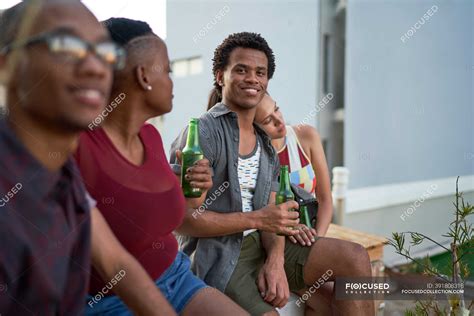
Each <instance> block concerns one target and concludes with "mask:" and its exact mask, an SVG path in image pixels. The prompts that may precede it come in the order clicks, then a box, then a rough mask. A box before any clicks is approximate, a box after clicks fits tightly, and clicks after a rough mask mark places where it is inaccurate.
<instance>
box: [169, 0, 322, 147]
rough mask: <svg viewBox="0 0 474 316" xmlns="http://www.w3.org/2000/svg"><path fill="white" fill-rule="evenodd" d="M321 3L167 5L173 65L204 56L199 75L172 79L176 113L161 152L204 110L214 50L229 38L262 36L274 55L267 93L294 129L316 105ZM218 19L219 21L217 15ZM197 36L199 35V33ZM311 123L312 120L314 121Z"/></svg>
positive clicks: (178, 0)
mask: <svg viewBox="0 0 474 316" xmlns="http://www.w3.org/2000/svg"><path fill="white" fill-rule="evenodd" d="M318 3H319V1H315V0H297V1H286V0H285V1H281V0H279V1H268V0H254V1H249V0H245V1H237V0H234V1H214V0H210V1H183V0H170V1H168V2H167V16H168V26H167V32H168V34H167V39H166V43H167V45H168V50H169V55H170V59H171V60H175V59H180V58H188V57H193V56H202V57H203V62H204V65H203V66H204V71H203V73H202V74H199V75H192V76H189V77H185V78H174V84H175V85H174V95H175V98H174V102H173V103H174V109H173V112H171V113H170V114H168V115H166V116H165V119H164V122H163V128H162V132H163V133H162V134H163V141H164V145H165V149H166V150H168V148H169V145H170V144H171V142H172V141H173V140H174V138H175V137H176V136H177V135H178V133H179V131H180V130H181V129H182V128H183V127H184V126H185V125H186V124H187V123H188V120H189V118H191V117H196V116H199V115H200V114H201V113H203V112H204V111H205V108H206V105H207V97H208V93H209V91H210V89H211V88H212V79H213V77H212V72H211V70H212V57H213V54H214V49H215V48H216V47H217V46H218V45H219V44H220V43H221V42H222V41H223V40H224V38H226V37H227V36H228V35H229V34H231V33H235V32H242V31H251V32H257V33H261V34H262V36H263V37H264V38H265V39H266V40H267V42H268V43H269V45H270V47H271V48H272V49H273V51H274V53H275V56H276V72H275V75H274V77H273V79H272V80H271V81H270V84H269V92H270V93H271V95H272V97H273V98H274V99H275V100H276V101H277V102H278V105H279V106H280V107H281V109H282V111H283V112H284V115H285V117H286V119H287V121H288V122H290V123H292V124H297V123H299V122H300V121H301V120H303V119H304V118H305V117H306V115H308V113H309V112H310V111H311V109H312V108H314V106H315V105H316V104H317V102H318V101H317V91H318V89H317V87H318V73H319V70H318V52H319V48H318V32H319V29H318V28H319V22H318V19H319V11H318V10H319V4H318ZM219 12H220V13H221V14H220V19H219V18H217V17H216V16H217V15H219ZM200 31H201V34H200ZM313 121H315V120H313Z"/></svg>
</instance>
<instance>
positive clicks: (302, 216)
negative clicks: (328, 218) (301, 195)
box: [300, 205, 313, 228]
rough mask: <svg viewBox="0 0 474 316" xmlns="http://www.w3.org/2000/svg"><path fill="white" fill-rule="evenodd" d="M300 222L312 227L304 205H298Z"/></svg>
mask: <svg viewBox="0 0 474 316" xmlns="http://www.w3.org/2000/svg"><path fill="white" fill-rule="evenodd" d="M300 224H303V225H306V226H307V227H309V228H311V227H313V226H312V225H311V220H310V218H309V214H308V208H307V207H306V205H300Z"/></svg>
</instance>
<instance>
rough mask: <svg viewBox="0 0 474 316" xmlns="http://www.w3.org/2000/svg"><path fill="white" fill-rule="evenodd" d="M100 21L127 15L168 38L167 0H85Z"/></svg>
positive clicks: (11, 1) (10, 0)
mask: <svg viewBox="0 0 474 316" xmlns="http://www.w3.org/2000/svg"><path fill="white" fill-rule="evenodd" d="M18 2H20V1H18V0H0V9H6V8H9V7H11V6H13V5H15V4H17V3H18ZM82 2H83V3H84V4H85V5H86V6H87V7H89V9H90V10H91V11H92V12H93V13H94V14H95V15H96V17H97V18H98V19H99V21H102V20H106V19H108V18H110V17H126V18H130V19H135V20H141V21H145V22H147V23H148V24H150V26H151V28H152V29H153V31H154V32H155V33H156V34H158V35H159V36H160V37H161V38H163V39H165V38H166V0H113V1H111V0H108V1H107V0H83V1H82Z"/></svg>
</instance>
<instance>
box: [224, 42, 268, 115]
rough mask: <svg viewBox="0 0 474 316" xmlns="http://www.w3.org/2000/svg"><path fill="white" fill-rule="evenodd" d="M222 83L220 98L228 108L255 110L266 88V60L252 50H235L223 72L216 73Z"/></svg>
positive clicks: (240, 48)
mask: <svg viewBox="0 0 474 316" xmlns="http://www.w3.org/2000/svg"><path fill="white" fill-rule="evenodd" d="M217 78H218V81H220V82H222V84H223V86H222V97H223V100H224V102H226V103H228V104H227V105H228V106H237V107H241V108H245V109H252V108H255V107H256V106H257V105H258V103H259V102H260V101H261V100H262V98H263V96H264V95H265V91H266V89H267V86H268V59H267V56H266V55H265V53H264V52H262V51H260V50H256V49H252V48H243V47H237V48H235V49H234V50H233V51H232V53H231V54H230V56H229V63H228V65H227V67H226V68H225V69H224V71H219V72H218V73H217Z"/></svg>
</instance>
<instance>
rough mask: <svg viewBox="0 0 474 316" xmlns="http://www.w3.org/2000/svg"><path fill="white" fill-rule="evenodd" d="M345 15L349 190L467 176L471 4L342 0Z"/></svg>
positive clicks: (473, 134) (472, 154)
mask: <svg viewBox="0 0 474 316" xmlns="http://www.w3.org/2000/svg"><path fill="white" fill-rule="evenodd" d="M430 8H431V10H432V11H436V12H434V13H432V16H431V17H429V19H428V20H427V21H426V19H425V21H424V24H423V25H421V27H420V28H419V29H418V30H416V32H415V33H414V34H412V36H411V37H408V36H407V38H404V39H403V40H402V39H401V37H402V36H403V35H404V34H405V33H407V32H409V30H410V29H411V28H412V27H414V25H415V23H416V22H417V21H419V20H420V19H423V16H424V14H426V13H427V11H428V10H429V9H430ZM346 14H347V21H346V22H347V23H346V25H347V29H346V78H345V84H346V94H345V107H346V109H345V132H344V142H345V146H344V153H345V156H344V159H345V166H346V167H348V168H349V170H350V172H351V181H350V188H361V187H371V186H378V185H383V184H389V183H404V182H411V181H420V180H426V179H433V178H444V177H453V176H458V175H459V176H463V175H472V174H474V131H473V128H472V126H473V120H474V103H473V99H474V98H473V95H474V92H473V91H474V89H473V88H474V85H473V73H474V51H473V45H474V44H473V43H474V38H473V30H474V2H473V1H471V0H453V1H425V0H423V1H413V0H397V1H380V0H348V4H347V12H346ZM420 23H423V21H421V22H420ZM416 26H417V27H418V26H419V25H418V24H417V25H416ZM410 34H411V31H410Z"/></svg>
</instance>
